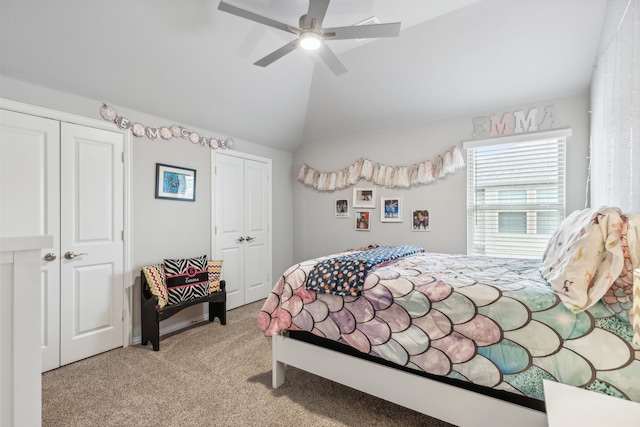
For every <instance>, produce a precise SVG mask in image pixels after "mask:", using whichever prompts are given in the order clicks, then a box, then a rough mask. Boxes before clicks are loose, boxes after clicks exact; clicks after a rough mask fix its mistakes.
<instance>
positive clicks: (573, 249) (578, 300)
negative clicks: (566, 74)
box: [541, 207, 624, 313]
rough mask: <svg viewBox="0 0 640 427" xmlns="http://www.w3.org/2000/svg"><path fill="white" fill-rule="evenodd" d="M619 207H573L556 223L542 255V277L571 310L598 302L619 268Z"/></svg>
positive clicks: (620, 228)
mask: <svg viewBox="0 0 640 427" xmlns="http://www.w3.org/2000/svg"><path fill="white" fill-rule="evenodd" d="M623 222H624V221H623V219H622V214H621V212H620V209H618V208H610V207H602V208H600V209H585V210H582V211H575V212H573V213H572V214H571V215H569V216H568V217H567V218H565V220H564V221H562V223H561V224H560V226H559V227H558V230H557V231H556V233H555V234H554V235H553V236H552V237H551V240H549V243H548V245H547V249H546V250H545V253H544V256H543V262H542V267H541V272H542V275H543V277H544V278H545V279H546V280H547V281H548V282H549V283H550V284H551V287H552V288H553V289H554V290H555V291H556V293H557V294H558V295H559V297H560V299H561V300H562V302H563V303H564V304H565V305H566V306H567V308H569V309H570V310H571V311H573V312H574V313H579V312H581V311H584V310H586V309H587V308H589V307H591V306H592V305H593V304H595V303H596V302H598V300H600V298H602V297H603V296H604V295H605V293H606V292H607V291H608V290H609V288H611V286H612V285H613V282H614V281H615V280H616V278H617V277H618V276H619V275H620V273H621V272H622V267H623V263H624V256H623V250H622V242H621V237H622V227H623Z"/></svg>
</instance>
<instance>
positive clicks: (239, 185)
mask: <svg viewBox="0 0 640 427" xmlns="http://www.w3.org/2000/svg"><path fill="white" fill-rule="evenodd" d="M269 175H270V164H269V163H268V162H266V161H264V162H263V161H259V160H253V159H246V158H242V157H239V156H232V155H224V154H216V156H215V175H214V179H215V185H214V186H213V188H214V190H213V191H214V193H215V194H214V200H215V224H214V240H215V245H214V246H215V255H214V257H215V258H216V259H222V260H223V261H224V262H223V265H222V278H223V279H225V281H226V283H227V288H226V289H227V309H228V310H230V309H232V308H236V307H240V306H242V305H245V304H248V303H250V302H254V301H257V300H259V299H262V298H266V297H267V296H268V295H269V292H270V290H271V284H270V283H269V275H270V271H271V253H270V252H271V245H270V242H269V240H270V238H269V227H270V223H269V219H270V209H271V201H270V194H271V193H270V191H269V189H270V185H271V184H270V183H269Z"/></svg>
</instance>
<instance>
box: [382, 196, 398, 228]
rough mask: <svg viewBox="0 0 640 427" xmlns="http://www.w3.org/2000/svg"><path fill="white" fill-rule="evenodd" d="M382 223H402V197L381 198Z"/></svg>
mask: <svg viewBox="0 0 640 427" xmlns="http://www.w3.org/2000/svg"><path fill="white" fill-rule="evenodd" d="M380 206H381V207H382V209H380V221H382V222H402V198H401V197H381V198H380Z"/></svg>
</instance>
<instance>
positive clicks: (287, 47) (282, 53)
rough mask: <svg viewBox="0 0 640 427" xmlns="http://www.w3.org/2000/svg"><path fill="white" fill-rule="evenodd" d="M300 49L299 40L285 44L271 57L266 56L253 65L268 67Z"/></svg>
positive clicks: (270, 55)
mask: <svg viewBox="0 0 640 427" xmlns="http://www.w3.org/2000/svg"><path fill="white" fill-rule="evenodd" d="M297 47H298V39H296V40H294V41H292V42H290V43H287V44H285V45H284V46H282V47H281V48H280V49H278V50H275V51H273V52H271V53H270V54H269V55H267V56H265V57H264V58H262V59H261V60H259V61H256V62H254V63H253V65H258V66H260V67H266V66H267V65H269V64H271V63H273V62H275V61H277V60H278V59H280V58H282V57H283V56H285V55H286V54H287V53H290V52H292V51H294V50H295V49H296V48H297Z"/></svg>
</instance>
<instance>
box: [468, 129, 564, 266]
mask: <svg viewBox="0 0 640 427" xmlns="http://www.w3.org/2000/svg"><path fill="white" fill-rule="evenodd" d="M521 137H522V135H521V136H519V138H518V139H517V140H516V139H511V140H509V138H505V139H504V140H501V138H496V139H494V140H491V141H489V142H484V143H478V142H470V143H467V144H465V148H467V217H468V227H467V232H468V236H467V252H468V253H469V254H470V255H487V256H497V257H513V258H541V257H542V254H543V252H544V249H545V247H546V245H547V242H548V241H549V238H550V237H551V234H552V233H553V232H554V231H555V230H556V228H557V226H558V224H559V223H560V221H562V219H563V218H564V214H565V138H564V137H555V138H547V139H543V140H534V141H526V140H522V138H521ZM498 140H501V141H500V142H498ZM509 141H511V142H509Z"/></svg>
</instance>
